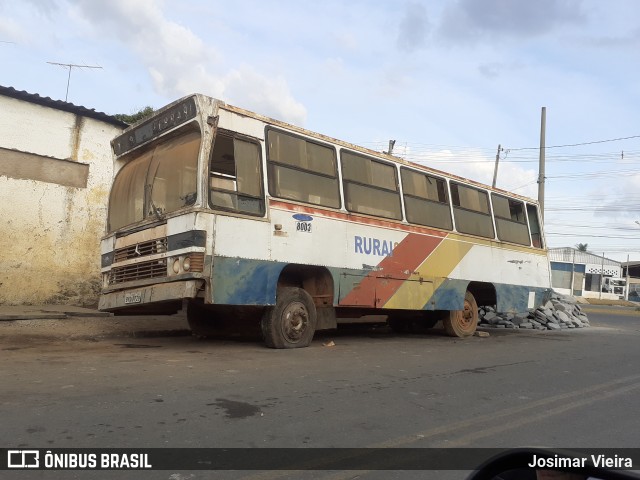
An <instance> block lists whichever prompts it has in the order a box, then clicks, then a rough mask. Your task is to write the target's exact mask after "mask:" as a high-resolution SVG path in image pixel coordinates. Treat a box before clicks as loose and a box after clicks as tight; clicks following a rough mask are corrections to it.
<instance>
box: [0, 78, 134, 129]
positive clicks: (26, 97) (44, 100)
mask: <svg viewBox="0 0 640 480" xmlns="http://www.w3.org/2000/svg"><path fill="white" fill-rule="evenodd" d="M0 95H4V96H5V97H11V98H15V99H18V100H23V101H25V102H30V103H35V104H38V105H42V106H45V107H50V108H55V109H56V110H62V111H65V112H70V113H74V114H76V115H81V116H83V117H89V118H94V119H96V120H100V121H102V122H105V123H109V124H111V125H115V126H117V127H122V128H126V127H128V126H129V124H128V123H125V122H122V121H120V120H118V119H117V118H115V117H112V116H111V115H107V114H106V113H103V112H96V111H95V110H93V109H89V108H86V107H82V106H78V105H74V104H73V103H69V102H64V101H62V100H53V99H52V98H49V97H41V96H40V95H38V94H35V93H28V92H25V91H24V90H22V91H21V90H16V89H15V88H13V87H3V86H2V85H0Z"/></svg>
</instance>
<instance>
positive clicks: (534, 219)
mask: <svg viewBox="0 0 640 480" xmlns="http://www.w3.org/2000/svg"><path fill="white" fill-rule="evenodd" d="M527 215H528V216H529V230H530V231H531V241H532V242H533V246H534V247H536V248H544V244H543V243H542V231H541V230H540V222H539V221H538V208H537V207H536V206H535V205H529V204H527Z"/></svg>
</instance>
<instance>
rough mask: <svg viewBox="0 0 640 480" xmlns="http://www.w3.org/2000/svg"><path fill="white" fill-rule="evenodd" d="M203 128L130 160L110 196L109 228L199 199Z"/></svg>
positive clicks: (176, 208) (186, 204) (175, 208)
mask: <svg viewBox="0 0 640 480" xmlns="http://www.w3.org/2000/svg"><path fill="white" fill-rule="evenodd" d="M199 151H200V132H198V131H193V130H190V131H188V132H187V133H184V134H182V135H180V136H178V137H173V138H171V139H170V140H167V141H165V142H162V143H159V144H158V145H156V146H155V147H154V148H152V149H151V150H148V151H146V152H145V153H143V154H141V155H139V156H138V157H136V158H134V159H132V160H130V161H129V162H128V163H127V164H126V165H125V166H124V167H122V169H121V170H120V171H119V172H118V174H117V175H116V178H115V179H114V182H113V187H112V189H111V195H110V197H109V215H108V222H109V223H108V226H109V231H113V230H117V229H119V228H121V227H124V226H127V225H131V224H133V223H136V222H139V221H141V220H144V219H145V218H148V217H154V216H157V217H160V216H161V215H164V214H166V213H168V212H173V211H175V210H178V209H180V208H183V207H187V206H189V205H193V204H194V203H195V202H196V192H197V170H198V153H199Z"/></svg>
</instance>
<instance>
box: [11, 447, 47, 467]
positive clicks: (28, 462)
mask: <svg viewBox="0 0 640 480" xmlns="http://www.w3.org/2000/svg"><path fill="white" fill-rule="evenodd" d="M7 467H8V468H38V467H40V452H39V451H38V450H9V451H7Z"/></svg>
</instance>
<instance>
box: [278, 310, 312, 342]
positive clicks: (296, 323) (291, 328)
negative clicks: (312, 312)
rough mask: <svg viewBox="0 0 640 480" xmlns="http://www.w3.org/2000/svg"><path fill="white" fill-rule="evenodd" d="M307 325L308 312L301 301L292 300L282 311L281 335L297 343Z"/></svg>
mask: <svg viewBox="0 0 640 480" xmlns="http://www.w3.org/2000/svg"><path fill="white" fill-rule="evenodd" d="M308 326H309V312H307V309H306V307H305V306H304V304H303V303H302V302H292V303H290V304H289V305H288V306H287V308H285V309H284V311H283V312H282V322H281V327H282V335H283V337H284V338H285V339H286V340H287V342H289V343H298V342H299V341H300V340H301V339H302V337H303V336H304V334H305V332H306V331H307V328H308Z"/></svg>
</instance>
